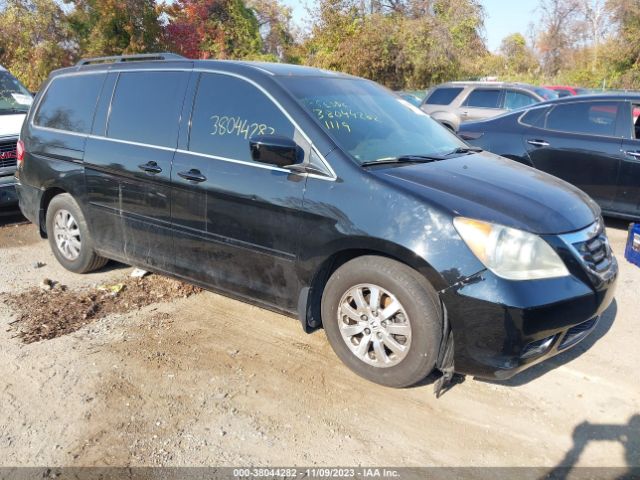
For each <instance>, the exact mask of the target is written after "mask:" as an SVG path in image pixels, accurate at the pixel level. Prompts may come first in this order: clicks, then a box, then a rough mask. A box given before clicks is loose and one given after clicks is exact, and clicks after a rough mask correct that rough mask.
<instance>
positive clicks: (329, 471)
mask: <svg viewBox="0 0 640 480" xmlns="http://www.w3.org/2000/svg"><path fill="white" fill-rule="evenodd" d="M233 477H234V478H287V479H288V478H396V479H399V478H400V472H399V471H398V470H396V469H389V468H373V467H367V468H365V467H362V468H235V469H233Z"/></svg>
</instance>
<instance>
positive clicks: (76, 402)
mask: <svg viewBox="0 0 640 480" xmlns="http://www.w3.org/2000/svg"><path fill="white" fill-rule="evenodd" d="M20 221H21V220H20V218H19V217H5V218H0V293H4V294H17V293H25V294H26V292H28V290H29V289H31V288H33V287H35V286H38V285H39V284H40V283H41V282H42V280H43V279H44V278H48V279H51V280H53V281H54V282H59V283H60V284H62V285H65V286H66V288H67V290H68V291H69V290H71V291H73V290H76V289H78V290H82V289H91V288H95V287H96V286H98V285H103V284H117V283H119V282H123V281H125V280H126V279H127V278H128V275H129V274H130V272H131V268H130V267H126V266H123V265H120V264H113V263H112V264H109V265H108V266H107V267H106V268H105V269H103V270H102V271H100V272H98V273H93V274H89V275H83V276H82V275H75V274H72V273H69V272H67V271H65V270H63V269H62V268H61V267H60V266H59V265H58V264H57V263H56V261H55V259H54V257H53V256H52V254H51V253H50V251H49V247H48V244H47V242H46V241H43V240H41V239H40V238H39V237H38V235H37V233H36V230H35V228H34V227H33V226H32V225H29V224H25V223H24V222H23V223H20ZM608 233H609V236H610V239H611V241H612V243H613V248H614V250H615V252H616V254H617V256H618V259H619V261H620V265H621V272H620V281H619V285H618V291H617V295H616V300H615V302H614V303H613V304H612V306H611V307H610V308H609V310H608V311H607V312H606V314H605V316H604V317H603V319H602V321H601V322H600V323H599V326H598V329H597V330H596V331H595V332H594V333H593V334H592V335H591V336H590V337H589V338H587V339H586V340H585V341H584V342H583V343H582V344H580V345H579V346H577V347H576V348H574V349H573V350H571V351H569V352H566V353H564V354H562V355H560V356H557V357H555V358H554V359H552V360H550V361H548V362H546V363H544V364H542V365H539V366H537V367H534V368H533V369H530V370H528V371H527V372H524V373H523V374H521V375H519V376H517V377H515V378H514V379H512V380H510V381H508V382H505V383H488V382H483V381H479V380H474V379H473V378H466V379H465V381H464V382H462V383H460V384H458V385H456V386H454V387H453V388H452V389H451V390H450V391H448V392H447V393H446V394H445V395H444V396H443V397H441V398H440V399H436V398H435V396H434V394H433V386H432V385H429V384H425V385H421V386H417V387H414V388H409V389H404V390H394V389H389V388H385V387H381V386H377V385H374V384H371V383H369V382H367V381H365V380H362V379H360V378H359V377H357V376H355V375H354V374H352V373H351V372H350V371H349V370H347V368H346V367H344V366H343V365H342V364H341V363H340V362H339V361H338V359H337V358H336V357H335V355H334V354H333V352H332V351H331V349H330V347H329V345H328V344H327V341H326V339H325V337H324V333H323V332H322V331H317V332H314V333H313V334H311V335H307V334H305V333H303V332H302V330H301V328H300V325H299V323H298V321H297V320H295V319H292V318H288V317H283V316H281V315H277V314H275V313H272V312H269V311H266V310H262V309H260V308H256V307H253V306H250V305H246V304H243V303H240V302H237V301H234V300H231V299H228V298H225V297H223V296H219V295H216V294H213V293H209V292H201V293H195V294H193V295H191V296H189V297H188V298H182V297H180V298H173V299H171V301H161V302H159V303H152V304H150V305H143V306H140V305H137V306H136V307H135V308H132V309H131V310H127V309H125V310H124V311H123V310H117V311H116V313H113V314H109V315H108V316H106V317H102V318H97V319H94V320H93V321H90V322H88V323H87V324H86V325H81V326H79V328H77V329H75V328H74V329H73V330H74V331H71V332H70V333H67V334H64V335H61V336H57V337H56V338H51V339H45V340H41V341H36V342H33V343H29V344H25V343H23V341H22V340H21V339H20V338H19V337H18V336H16V330H15V328H14V326H12V325H11V323H12V322H15V321H16V318H17V315H18V313H17V312H16V311H15V310H14V309H13V308H12V307H10V306H9V305H7V302H3V303H2V304H1V305H0V327H1V328H0V345H1V346H0V378H2V382H1V383H0V405H1V407H2V408H0V466H42V465H50V466H98V465H100V466H103V465H108V466H137V465H147V466H160V465H162V466H209V465H218V466H220V465H227V466H231V465H236V466H238V465H241V466H245V465H263V466H264V465H297V466H314V465H326V466H335V465H352V466H355V465H387V466H441V465H447V466H540V467H547V468H549V469H552V468H553V467H555V466H558V465H568V466H571V465H579V466H617V467H625V468H629V467H631V466H637V465H640V385H639V381H638V379H639V376H638V365H639V363H640V362H639V360H640V353H639V352H640V349H639V348H638V346H637V340H638V334H639V333H640V325H639V323H638V314H639V312H640V300H639V299H640V297H639V296H638V288H639V287H640V269H638V268H637V267H634V266H632V265H630V264H628V263H627V262H625V261H624V259H623V257H622V254H623V248H624V241H625V237H626V226H625V225H624V224H623V223H620V222H609V228H608ZM37 262H39V263H37ZM161 300H163V299H161ZM138 307H140V308H138Z"/></svg>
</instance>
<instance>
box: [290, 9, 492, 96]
mask: <svg viewBox="0 0 640 480" xmlns="http://www.w3.org/2000/svg"><path fill="white" fill-rule="evenodd" d="M422 3H423V2H404V3H403V4H398V5H397V8H395V9H391V10H384V9H373V13H371V10H367V9H363V8H362V2H359V1H355V0H322V1H320V2H319V4H318V6H317V7H316V10H315V12H314V21H313V23H314V28H313V30H312V32H311V35H310V36H309V37H308V38H307V39H306V40H305V42H304V44H303V46H302V54H301V57H302V61H303V63H307V64H310V65H314V66H318V67H321V68H327V69H331V70H339V71H343V72H347V73H351V74H353V75H358V76H363V77H366V78H369V79H372V80H375V81H377V82H380V83H382V84H384V85H386V86H388V87H390V88H394V89H399V88H424V87H426V86H428V85H431V84H433V83H436V82H439V81H443V80H447V79H450V78H455V77H458V76H469V75H475V74H476V73H477V72H478V65H479V59H480V57H481V56H482V55H483V54H484V53H485V52H486V49H485V47H484V44H483V42H482V40H481V37H480V34H479V32H480V29H481V28H482V25H483V16H482V9H481V8H480V6H479V4H478V3H477V2H476V1H475V0H437V1H434V2H433V6H432V8H430V9H427V10H424V9H423V8H421V7H420V5H422ZM419 4H420V5H419Z"/></svg>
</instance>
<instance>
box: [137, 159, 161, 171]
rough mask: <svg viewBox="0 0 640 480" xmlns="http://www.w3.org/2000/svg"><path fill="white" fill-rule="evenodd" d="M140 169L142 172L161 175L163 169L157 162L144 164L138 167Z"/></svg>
mask: <svg viewBox="0 0 640 480" xmlns="http://www.w3.org/2000/svg"><path fill="white" fill-rule="evenodd" d="M138 168H139V169H140V170H144V171H145V172H147V173H153V174H156V173H160V172H161V171H162V168H160V166H159V165H158V164H157V163H156V162H153V161H152V162H147V163H142V164H140V165H138Z"/></svg>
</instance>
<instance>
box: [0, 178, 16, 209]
mask: <svg viewBox="0 0 640 480" xmlns="http://www.w3.org/2000/svg"><path fill="white" fill-rule="evenodd" d="M17 204H18V194H17V192H16V181H15V178H14V176H13V175H5V176H2V177H0V207H10V206H15V205H17Z"/></svg>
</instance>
